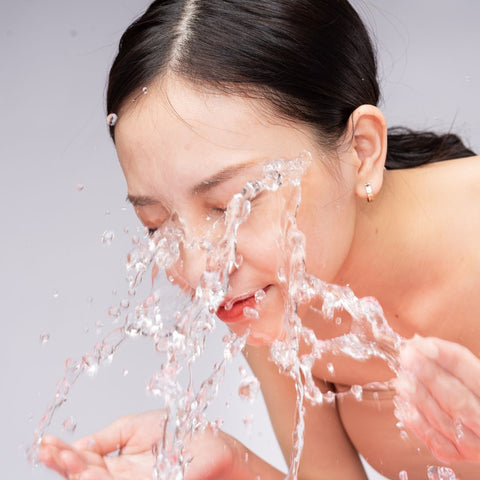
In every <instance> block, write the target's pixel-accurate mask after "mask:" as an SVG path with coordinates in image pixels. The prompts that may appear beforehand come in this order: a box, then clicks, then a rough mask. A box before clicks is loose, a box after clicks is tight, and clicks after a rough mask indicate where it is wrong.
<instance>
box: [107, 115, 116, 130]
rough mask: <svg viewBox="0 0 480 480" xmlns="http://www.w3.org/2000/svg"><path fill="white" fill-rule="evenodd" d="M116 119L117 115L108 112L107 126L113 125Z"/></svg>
mask: <svg viewBox="0 0 480 480" xmlns="http://www.w3.org/2000/svg"><path fill="white" fill-rule="evenodd" d="M117 120H118V116H117V114H116V113H109V114H108V115H107V125H108V126H109V127H114V126H115V124H116V123H117Z"/></svg>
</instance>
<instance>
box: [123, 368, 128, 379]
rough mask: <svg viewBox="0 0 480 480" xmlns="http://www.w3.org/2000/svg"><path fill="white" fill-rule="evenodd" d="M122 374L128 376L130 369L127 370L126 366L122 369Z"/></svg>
mask: <svg viewBox="0 0 480 480" xmlns="http://www.w3.org/2000/svg"><path fill="white" fill-rule="evenodd" d="M122 375H123V376H124V377H126V376H127V375H128V370H127V369H126V368H124V369H123V370H122Z"/></svg>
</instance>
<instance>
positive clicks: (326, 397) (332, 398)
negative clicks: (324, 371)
mask: <svg viewBox="0 0 480 480" xmlns="http://www.w3.org/2000/svg"><path fill="white" fill-rule="evenodd" d="M323 399H324V400H325V401H326V402H327V403H332V402H334V401H335V393H334V392H332V391H331V390H329V391H328V392H326V393H324V394H323Z"/></svg>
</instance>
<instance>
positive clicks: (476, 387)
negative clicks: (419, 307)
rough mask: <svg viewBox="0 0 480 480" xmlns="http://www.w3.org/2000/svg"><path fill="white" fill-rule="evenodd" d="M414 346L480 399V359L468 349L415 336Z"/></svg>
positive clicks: (434, 339)
mask: <svg viewBox="0 0 480 480" xmlns="http://www.w3.org/2000/svg"><path fill="white" fill-rule="evenodd" d="M412 341H413V344H414V345H415V346H416V347H417V348H418V349H419V350H420V351H422V353H423V354H424V355H426V356H427V357H429V358H431V359H432V360H434V361H436V362H437V363H438V364H439V365H440V366H442V367H443V368H444V369H445V370H446V371H447V372H450V373H451V374H452V375H453V376H455V377H457V378H458V379H459V380H461V381H462V383H464V384H465V386H466V387H467V388H468V389H469V390H470V391H472V392H473V393H475V395H477V396H478V397H480V359H479V358H478V357H476V356H475V355H474V354H473V353H472V352H471V351H470V350H469V349H468V348H466V347H464V346H463V345H460V344H458V343H455V342H449V341H447V340H442V339H440V338H435V337H428V338H422V337H419V336H415V337H414V338H413V339H412Z"/></svg>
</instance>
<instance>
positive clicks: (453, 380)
mask: <svg viewBox="0 0 480 480" xmlns="http://www.w3.org/2000/svg"><path fill="white" fill-rule="evenodd" d="M401 363H402V365H403V367H404V368H406V369H408V370H410V371H411V372H412V374H413V375H414V376H415V377H416V378H417V379H418V380H419V381H420V382H422V384H423V385H424V386H425V388H427V389H428V391H429V392H430V394H431V396H432V397H433V398H435V399H436V401H437V403H438V404H439V405H440V407H441V408H442V409H443V410H444V411H445V412H446V413H447V414H448V415H449V416H450V417H451V418H452V422H455V421H457V420H461V422H462V423H463V424H464V425H465V426H466V427H468V428H469V429H470V430H471V431H472V432H473V433H474V434H475V435H477V436H478V437H479V438H480V414H479V412H480V398H478V397H477V396H476V395H475V394H474V393H472V392H471V391H470V390H469V389H468V388H467V387H466V386H465V384H464V383H463V382H462V381H461V380H459V379H458V378H457V377H455V376H453V375H452V374H450V373H449V372H448V371H446V370H445V369H444V368H443V367H441V366H440V365H438V364H437V363H436V362H435V361H433V360H431V359H430V358H429V357H427V356H425V355H424V354H423V353H421V352H419V351H418V350H417V349H415V347H414V348H412V346H411V345H410V346H407V347H406V348H405V349H404V351H402V353H401Z"/></svg>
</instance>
